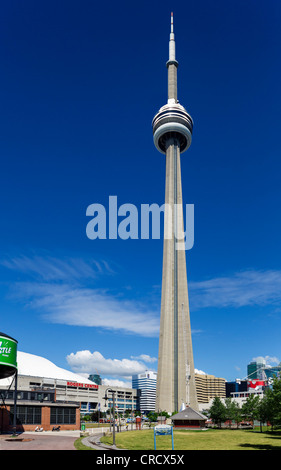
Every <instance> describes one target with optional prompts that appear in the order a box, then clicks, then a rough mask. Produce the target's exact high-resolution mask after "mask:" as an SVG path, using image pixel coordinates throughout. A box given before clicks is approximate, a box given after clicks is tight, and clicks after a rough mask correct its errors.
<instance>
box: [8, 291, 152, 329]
mask: <svg viewBox="0 0 281 470" xmlns="http://www.w3.org/2000/svg"><path fill="white" fill-rule="evenodd" d="M14 288H15V292H14V296H16V297H17V298H18V299H21V300H24V301H25V302H26V303H27V304H28V306H29V308H33V309H37V310H39V311H40V312H41V315H43V316H44V318H45V319H46V320H47V321H49V322H52V323H60V324H66V325H76V326H88V327H96V328H104V329H108V330H122V331H123V332H125V333H130V334H136V335H140V336H148V337H155V336H157V334H158V330H159V318H158V316H157V315H156V314H155V312H151V311H147V310H146V307H145V306H143V305H140V304H137V303H136V302H132V301H128V300H123V299H120V298H117V297H114V296H113V295H111V294H110V293H109V292H106V291H105V290H98V289H90V288H83V287H80V286H73V285H68V284H52V283H34V282H25V283H17V284H15V285H14Z"/></svg>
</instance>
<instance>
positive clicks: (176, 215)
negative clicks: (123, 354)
mask: <svg viewBox="0 0 281 470" xmlns="http://www.w3.org/2000/svg"><path fill="white" fill-rule="evenodd" d="M167 68H168V103H167V104H165V105H164V106H163V107H162V108H160V110H159V111H158V113H157V114H156V116H155V117H154V119H153V121H152V126H153V140H154V144H155V146H156V148H157V150H158V151H159V152H161V153H162V154H164V155H166V188H165V220H164V253H163V272H162V296H161V319H160V335H159V354H158V373H157V387H156V411H167V412H168V413H173V412H174V411H179V410H180V408H181V406H182V404H183V403H184V405H185V406H186V405H187V406H191V407H192V408H193V409H195V410H198V403H197V397H196V388H195V376H194V363H193V349H192V339H191V326H190V316H189V300H188V289H187V275H186V259H185V245H184V238H183V234H184V231H183V226H184V224H183V207H182V184H181V162H180V155H181V153H183V152H185V151H186V150H187V149H188V148H189V146H190V144H191V139H192V129H193V120H192V118H191V116H190V115H189V114H188V113H187V112H186V110H185V108H184V107H183V106H182V105H180V104H179V101H178V97H177V69H178V62H177V60H176V46H175V36H174V25H173V13H172V14H171V33H170V42H169V60H168V62H167ZM187 229H188V228H187Z"/></svg>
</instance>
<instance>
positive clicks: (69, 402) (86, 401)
mask: <svg viewBox="0 0 281 470" xmlns="http://www.w3.org/2000/svg"><path fill="white" fill-rule="evenodd" d="M108 388H109V386H108V385H100V384H97V383H94V382H93V381H91V380H89V379H88V378H85V377H83V376H81V375H79V374H76V373H74V372H70V371H68V370H66V369H62V368H60V367H57V366H56V365H55V364H54V363H52V362H51V361H49V360H48V359H45V358H44V357H40V356H36V355H34V354H29V353H25V352H21V351H18V352H17V387H16V390H17V394H16V415H17V430H22V431H23V430H25V431H31V430H32V431H34V430H35V428H36V427H37V426H38V427H39V428H40V427H42V428H43V429H44V430H45V431H47V430H51V429H52V428H53V427H54V426H60V428H61V429H65V430H68V429H71V430H73V429H80V416H83V415H85V414H89V413H92V412H94V411H98V410H100V411H101V412H104V411H107V410H108V409H109V408H110V407H111V406H112V396H111V394H110V393H108V400H107V402H105V400H104V396H105V391H106V390H107V389H108ZM110 388H111V389H112V390H115V391H116V394H115V397H116V404H117V407H118V410H119V411H122V412H123V411H125V410H133V411H134V410H136V408H137V390H136V389H131V388H121V387H113V386H111V385H110ZM0 395H1V402H2V405H3V403H4V404H5V406H2V407H1V408H0V432H1V433H3V432H9V431H11V430H12V428H13V411H14V401H15V376H10V377H5V378H1V379H0Z"/></svg>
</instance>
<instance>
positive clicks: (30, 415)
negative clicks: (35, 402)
mask: <svg viewBox="0 0 281 470" xmlns="http://www.w3.org/2000/svg"><path fill="white" fill-rule="evenodd" d="M41 412H42V407H41V406H19V405H18V406H17V424H41ZM13 419H14V407H13V406H11V412H10V420H11V423H12V422H13Z"/></svg>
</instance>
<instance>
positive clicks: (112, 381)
mask: <svg viewBox="0 0 281 470" xmlns="http://www.w3.org/2000/svg"><path fill="white" fill-rule="evenodd" d="M102 384H103V385H108V386H110V387H122V388H132V380H129V381H128V382H125V381H124V380H118V379H102Z"/></svg>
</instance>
